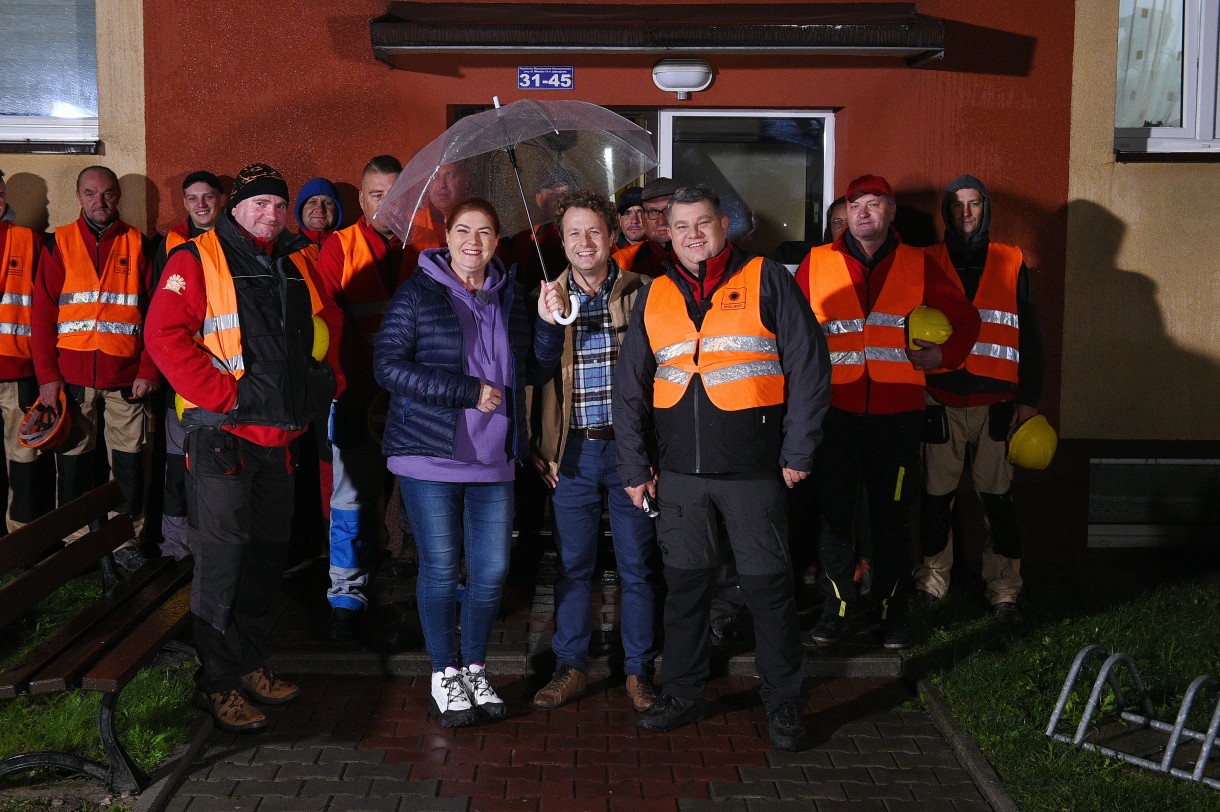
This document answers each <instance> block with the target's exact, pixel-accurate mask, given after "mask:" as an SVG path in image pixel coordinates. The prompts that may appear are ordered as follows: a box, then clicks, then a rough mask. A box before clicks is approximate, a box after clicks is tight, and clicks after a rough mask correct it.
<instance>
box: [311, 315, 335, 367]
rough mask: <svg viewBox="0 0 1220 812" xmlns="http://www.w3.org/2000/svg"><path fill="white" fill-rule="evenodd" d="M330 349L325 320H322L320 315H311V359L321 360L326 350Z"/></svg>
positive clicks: (328, 333)
mask: <svg viewBox="0 0 1220 812" xmlns="http://www.w3.org/2000/svg"><path fill="white" fill-rule="evenodd" d="M328 349H330V330H328V329H327V327H326V322H324V321H322V317H321V316H314V317H313V347H312V348H311V349H310V351H309V354H310V355H312V356H313V360H315V361H321V360H322V359H323V358H325V357H326V351H327V350H328Z"/></svg>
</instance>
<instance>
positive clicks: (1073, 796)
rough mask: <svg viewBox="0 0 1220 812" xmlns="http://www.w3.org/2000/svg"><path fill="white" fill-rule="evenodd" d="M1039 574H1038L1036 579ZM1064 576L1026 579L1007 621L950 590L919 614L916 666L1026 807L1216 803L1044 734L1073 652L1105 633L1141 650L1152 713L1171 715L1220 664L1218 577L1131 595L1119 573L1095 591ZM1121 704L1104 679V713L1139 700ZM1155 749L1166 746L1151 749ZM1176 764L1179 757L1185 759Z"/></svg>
mask: <svg viewBox="0 0 1220 812" xmlns="http://www.w3.org/2000/svg"><path fill="white" fill-rule="evenodd" d="M1035 583H1036V582H1035ZM1076 587H1077V588H1073V584H1072V583H1071V581H1070V580H1069V581H1066V582H1065V583H1063V584H1060V585H1058V586H1056V585H1053V584H1051V585H1046V586H1044V587H1043V588H1041V589H1038V588H1031V589H1027V597H1028V601H1027V603H1026V605H1025V621H1024V622H1023V623H1021V624H1018V625H1016V626H1013V627H1001V626H1000V625H999V624H997V622H996V621H994V620H993V619H992V618H991V617H990V616H989V615H988V614H985V610H984V608H983V607H982V606H981V603H980V602H979V601H978V599H977V598H976V597H973V596H971V595H969V594H965V593H958V592H954V593H951V594H950V596H949V598H948V599H946V600H945V601H943V602H942V603H941V604H938V605H937V606H935V607H933V608H932V609H930V610H927V611H926V612H922V613H917V614H916V616H915V618H914V620H913V626H914V627H915V628H914V631H915V632H916V634H917V639H923V640H927V641H928V642H927V643H926V644H925V645H923V646H921V647H920V648H918V649H917V650H916V651H915V652H914V654H913V657H912V660H911V662H910V663H909V666H910V667H911V668H912V669H913V670H914V671H915V672H916V673H917V674H926V675H928V676H930V678H931V681H932V683H933V684H934V685H936V687H937V688H938V689H939V690H940V691H941V692H942V693H943V694H944V695H945V697H946V699H947V700H948V702H949V704H950V705H951V707H952V709H953V712H954V715H955V716H956V717H957V718H958V719H959V720H960V721H961V723H962V724H963V726H964V727H965V729H966V731H967V732H968V733H969V734H970V735H971V736H972V737H973V738H974V740H975V741H976V742H977V743H978V745H979V747H980V749H981V750H982V751H983V753H984V755H986V757H987V759H988V760H989V761H990V762H991V764H992V765H993V766H994V767H995V769H996V772H997V774H998V775H999V778H1000V780H1001V782H1002V783H1003V785H1004V787H1005V789H1006V790H1007V791H1008V792H1009V794H1010V795H1011V796H1012V797H1013V799H1014V800H1015V801H1016V802H1017V804H1018V806H1019V808H1020V809H1021V810H1022V811H1023V812H1042V811H1043V810H1047V811H1048V812H1049V811H1052V810H1053V811H1054V812H1060V810H1062V811H1063V812H1093V811H1094V810H1096V811H1097V812H1101V811H1102V810H1115V812H1120V811H1121V812H1143V810H1147V812H1164V811H1165V810H1175V811H1176V810H1186V811H1190V810H1215V809H1220V792H1217V791H1216V790H1212V789H1209V788H1207V787H1204V786H1201V785H1197V784H1192V783H1190V782H1185V781H1181V780H1178V779H1175V778H1172V777H1169V776H1165V775H1159V774H1156V773H1153V772H1149V771H1146V770H1142V769H1140V768H1137V767H1133V766H1129V765H1126V764H1123V763H1122V762H1119V761H1116V760H1111V759H1107V758H1105V757H1104V756H1102V755H1101V754H1099V753H1095V752H1088V751H1085V750H1082V749H1079V748H1076V747H1073V746H1071V745H1070V744H1067V743H1063V742H1058V741H1054V740H1052V739H1050V738H1048V737H1047V736H1046V735H1045V731H1046V726H1047V724H1048V722H1049V721H1050V716H1051V713H1052V711H1053V710H1054V707H1055V703H1056V702H1057V701H1058V697H1059V692H1060V690H1061V689H1062V686H1063V682H1064V680H1065V679H1066V677H1067V673H1068V670H1069V668H1070V667H1071V663H1072V661H1073V658H1074V657H1075V656H1076V653H1077V652H1078V651H1079V650H1080V649H1081V648H1083V647H1084V646H1087V645H1090V644H1099V645H1101V646H1103V647H1104V648H1105V649H1106V651H1107V652H1109V653H1114V652H1125V653H1127V654H1130V655H1132V657H1134V659H1135V661H1136V664H1137V665H1138V667H1139V669H1140V672H1141V674H1142V676H1143V679H1144V683H1145V686H1146V687H1147V689H1148V692H1149V694H1150V696H1151V699H1152V702H1153V705H1154V708H1155V709H1156V713H1155V716H1156V717H1157V718H1158V719H1162V720H1168V721H1173V719H1174V718H1175V716H1176V714H1177V709H1178V706H1179V704H1180V703H1181V700H1182V696H1183V694H1184V693H1185V690H1186V688H1187V686H1188V685H1189V684H1190V682H1191V681H1192V680H1193V679H1194V678H1195V677H1197V676H1199V675H1200V674H1212V675H1218V674H1220V623H1217V618H1220V588H1218V586H1217V583H1216V581H1215V579H1214V578H1212V579H1211V580H1210V582H1209V581H1207V580H1199V581H1196V582H1190V581H1184V582H1179V583H1175V584H1166V585H1162V586H1159V587H1155V588H1150V589H1148V591H1146V592H1140V593H1138V594H1132V593H1128V592H1125V591H1124V589H1122V588H1121V587H1120V586H1119V585H1117V584H1114V585H1112V586H1111V588H1110V589H1106V588H1105V587H1104V586H1103V587H1102V588H1100V589H1097V590H1092V589H1088V588H1079V587H1080V585H1079V584H1077V585H1076ZM1101 659H1102V658H1099V659H1095V660H1090V665H1086V667H1085V669H1084V670H1083V672H1082V677H1081V679H1080V680H1079V681H1078V686H1079V687H1078V691H1077V693H1076V695H1074V696H1073V697H1072V701H1071V702H1070V703H1069V704H1068V706H1067V712H1066V713H1065V714H1064V717H1063V719H1062V720H1061V721H1060V724H1059V728H1058V729H1059V731H1060V732H1064V733H1067V734H1069V735H1071V734H1073V733H1074V731H1075V728H1076V725H1077V724H1078V723H1079V721H1080V717H1081V714H1082V712H1083V709H1084V705H1085V703H1086V701H1087V698H1088V693H1089V691H1090V690H1091V689H1092V684H1093V680H1094V678H1095V677H1096V674H1097V669H1098V667H1099V666H1100V664H1101ZM1119 673H1120V674H1121V675H1123V681H1122V685H1123V687H1124V691H1125V692H1127V694H1128V697H1127V701H1128V705H1126V706H1124V707H1123V708H1116V707H1115V704H1116V703H1115V702H1114V697H1113V695H1112V693H1110V692H1109V691H1108V690H1107V691H1106V692H1105V693H1104V694H1103V698H1104V699H1105V702H1103V704H1102V705H1101V708H1102V710H1103V711H1104V712H1105V715H1104V716H1103V717H1101V718H1100V721H1103V722H1105V721H1114V720H1116V719H1117V716H1116V714H1117V712H1118V711H1119V710H1127V709H1130V710H1135V711H1137V712H1138V710H1139V708H1138V707H1135V706H1133V705H1132V704H1131V703H1132V701H1133V700H1132V699H1131V697H1132V696H1133V692H1132V691H1130V690H1129V689H1130V685H1131V682H1130V679H1129V678H1127V677H1126V676H1125V675H1126V672H1125V671H1120V672H1119ZM1217 699H1220V696H1218V692H1217V691H1216V690H1215V689H1212V690H1210V691H1207V690H1205V691H1203V692H1202V693H1200V695H1199V697H1198V699H1197V700H1196V703H1195V712H1194V713H1193V714H1192V718H1191V720H1190V726H1191V727H1193V728H1194V729H1196V730H1206V729H1207V727H1208V724H1209V723H1210V717H1211V714H1212V713H1213V712H1214V710H1215V708H1216V702H1217ZM1150 757H1151V758H1154V759H1158V758H1159V757H1160V754H1155V755H1152V756H1150ZM1178 766H1182V765H1181V763H1180V762H1179V763H1178Z"/></svg>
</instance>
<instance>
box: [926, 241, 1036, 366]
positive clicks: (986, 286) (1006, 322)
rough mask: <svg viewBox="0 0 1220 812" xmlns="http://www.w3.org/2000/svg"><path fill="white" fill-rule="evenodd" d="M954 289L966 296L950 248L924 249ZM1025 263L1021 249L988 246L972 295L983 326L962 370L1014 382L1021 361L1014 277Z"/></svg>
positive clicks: (1006, 246)
mask: <svg viewBox="0 0 1220 812" xmlns="http://www.w3.org/2000/svg"><path fill="white" fill-rule="evenodd" d="M924 250H925V251H927V252H928V255H929V256H931V257H932V259H934V260H936V262H937V264H938V265H940V267H941V268H943V269H944V271H945V276H948V277H949V279H950V281H952V282H953V284H954V285H956V286H957V289H958V290H960V291H962V292H963V293H965V288H964V287H963V285H962V280H961V279H960V278H959V277H958V275H957V269H956V268H955V267H953V260H952V259H950V258H949V249H948V248H946V247H945V244H944V243H943V242H942V243H939V244H937V245H933V246H931V247H929V248H925V249H924ZM1024 261H1025V259H1024V257H1023V256H1022V255H1021V249H1020V248H1015V247H1013V246H1011V245H1003V244H1002V243H998V242H993V243H991V244H990V245H988V247H987V263H986V264H985V265H984V266H983V276H982V278H981V279H979V289H978V290H977V291H975V293H974V306H975V307H976V308H978V311H979V318H980V319H981V320H982V322H983V323H982V325H981V326H980V327H979V338H978V341H976V342H975V343H974V346H973V347H971V349H970V355H968V356H966V363H965V369H966V371H967V372H970V373H972V374H974V375H981V376H983V377H985V378H996V379H997V380H1001V381H1008V382H1009V383H1016V382H1017V369H1018V365H1019V363H1020V361H1021V349H1020V347H1021V324H1020V319H1019V318H1018V316H1017V276H1018V275H1019V274H1020V272H1021V264H1022V263H1023V262H1024Z"/></svg>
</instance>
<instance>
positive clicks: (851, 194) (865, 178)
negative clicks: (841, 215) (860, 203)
mask: <svg viewBox="0 0 1220 812" xmlns="http://www.w3.org/2000/svg"><path fill="white" fill-rule="evenodd" d="M864 195H877V196H878V197H888V198H889V199H890V200H893V199H894V190H893V189H891V188H890V182H889V181H887V180H886V179H885V178H883V177H881V176H880V175H861V176H860V177H858V178H856V179H855V180H853V181H852V182H851V183H849V184H847V194H846V195H845V197H846V198H847V202H848V203H851V202H852V201H853V200H856V199H858V198H861V197H863V196H864Z"/></svg>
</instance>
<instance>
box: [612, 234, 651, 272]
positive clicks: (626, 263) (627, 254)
mask: <svg viewBox="0 0 1220 812" xmlns="http://www.w3.org/2000/svg"><path fill="white" fill-rule="evenodd" d="M647 244H648V238H647V237H645V238H644V239H642V240H640V241H639V242H637V243H634V244H632V245H628V246H627V247H626V248H620V249H618V250H617V251H615V252H614V253H613V254H611V255H610V257H611V259H613V260H614V262H615V264H617V265H618V267H619V269H620V270H623V271H630V270H631V266H632V265H634V264H635V258H636V257H638V256H639V255H640V251H642V250H644V247H645V246H646V245H647Z"/></svg>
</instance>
